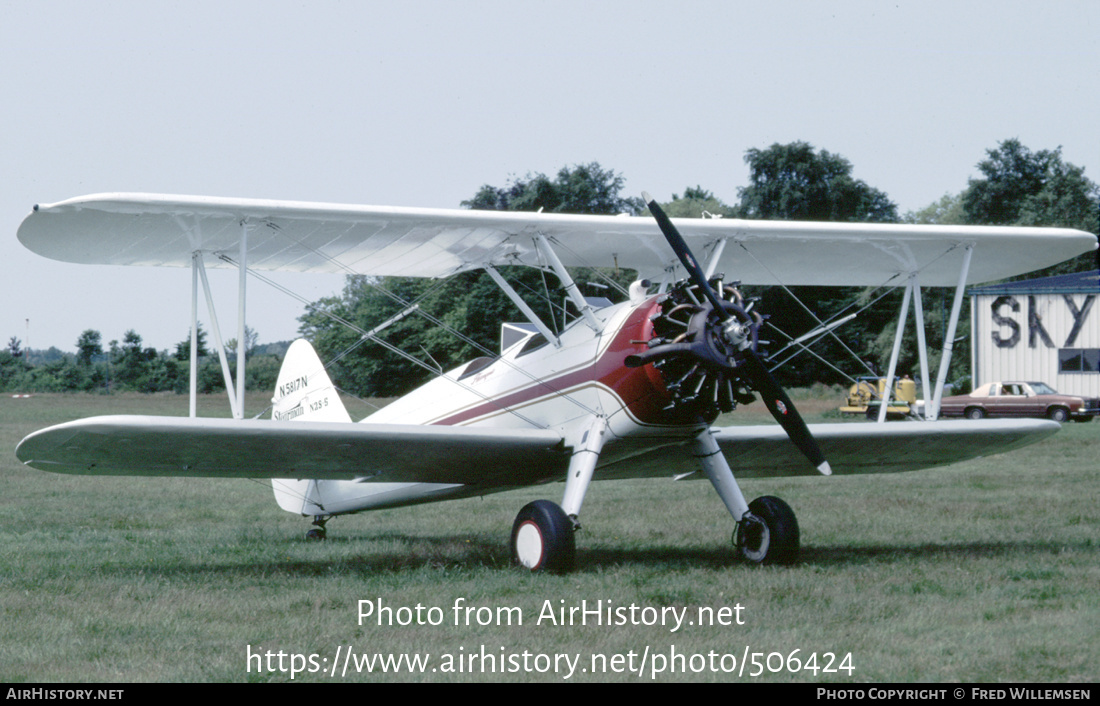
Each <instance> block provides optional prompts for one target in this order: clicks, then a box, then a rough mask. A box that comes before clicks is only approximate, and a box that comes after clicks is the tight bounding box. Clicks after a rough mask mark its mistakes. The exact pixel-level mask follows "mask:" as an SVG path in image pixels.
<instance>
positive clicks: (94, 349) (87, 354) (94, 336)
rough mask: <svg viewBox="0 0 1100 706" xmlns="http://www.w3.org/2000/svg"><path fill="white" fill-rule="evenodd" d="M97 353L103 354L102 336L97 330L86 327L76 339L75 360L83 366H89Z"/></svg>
mask: <svg viewBox="0 0 1100 706" xmlns="http://www.w3.org/2000/svg"><path fill="white" fill-rule="evenodd" d="M97 355H103V337H102V335H100V333H99V331H96V330H93V329H86V330H85V331H84V333H82V334H80V338H78V339H76V361H77V362H78V363H79V364H80V365H83V366H90V365H91V364H92V360H93V359H94V358H95V356H97Z"/></svg>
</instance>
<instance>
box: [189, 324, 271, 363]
mask: <svg viewBox="0 0 1100 706" xmlns="http://www.w3.org/2000/svg"><path fill="white" fill-rule="evenodd" d="M259 339H260V335H259V334H258V333H256V332H255V331H253V330H252V327H251V326H245V327H244V341H245V346H244V354H245V356H248V357H251V356H252V353H253V352H254V351H255V350H256V342H257V341H258V340H259ZM200 340H201V339H200ZM184 343H186V344H187V346H188V353H189V354H190V350H191V348H190V347H191V335H190V334H188V336H187V340H186V341H184ZM225 354H226V355H227V356H235V355H237V339H236V338H231V339H229V340H228V341H226V342H225Z"/></svg>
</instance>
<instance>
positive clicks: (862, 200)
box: [738, 142, 898, 223]
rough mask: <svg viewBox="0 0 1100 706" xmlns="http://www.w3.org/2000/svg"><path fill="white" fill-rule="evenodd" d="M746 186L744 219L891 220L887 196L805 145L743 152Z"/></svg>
mask: <svg viewBox="0 0 1100 706" xmlns="http://www.w3.org/2000/svg"><path fill="white" fill-rule="evenodd" d="M745 162H746V163H747V164H748V165H749V186H747V187H744V188H742V189H739V190H738V192H739V195H740V198H741V204H740V206H741V208H740V211H741V217H742V218H761V219H765V218H766V219H778V220H791V221H795V220H800V221H849V222H851V221H875V222H880V223H886V222H894V221H897V219H898V214H897V206H896V205H895V204H894V203H893V202H892V201H890V199H889V198H887V196H886V194H885V193H883V192H882V191H879V190H878V189H874V188H872V187H870V186H868V185H867V184H866V183H864V182H863V181H861V180H859V179H853V178H852V174H851V173H852V165H851V163H850V162H849V161H848V160H846V159H844V158H843V157H841V156H840V155H835V154H830V153H829V152H826V151H825V150H821V151H820V152H815V151H814V148H813V146H812V145H810V144H809V143H806V142H792V143H790V144H787V145H780V144H774V145H772V146H771V147H769V148H768V149H766V150H758V149H755V148H753V149H750V150H748V151H747V152H746V153H745Z"/></svg>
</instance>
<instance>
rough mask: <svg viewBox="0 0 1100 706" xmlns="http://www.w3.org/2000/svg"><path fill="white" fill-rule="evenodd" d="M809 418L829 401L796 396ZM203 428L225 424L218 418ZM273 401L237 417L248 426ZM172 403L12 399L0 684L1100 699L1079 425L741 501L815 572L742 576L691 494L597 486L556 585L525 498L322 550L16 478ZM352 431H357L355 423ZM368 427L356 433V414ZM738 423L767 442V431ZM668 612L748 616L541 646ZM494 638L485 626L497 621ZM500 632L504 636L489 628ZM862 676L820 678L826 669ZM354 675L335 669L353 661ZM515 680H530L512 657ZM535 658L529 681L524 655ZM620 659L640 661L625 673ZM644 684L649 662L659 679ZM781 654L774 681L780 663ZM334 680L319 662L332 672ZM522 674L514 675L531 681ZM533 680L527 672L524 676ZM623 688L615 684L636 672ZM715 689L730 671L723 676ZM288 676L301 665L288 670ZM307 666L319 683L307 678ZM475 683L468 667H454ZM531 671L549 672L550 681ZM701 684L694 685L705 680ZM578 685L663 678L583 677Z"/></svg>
mask: <svg viewBox="0 0 1100 706" xmlns="http://www.w3.org/2000/svg"><path fill="white" fill-rule="evenodd" d="M795 399H796V402H798V403H799V408H800V409H801V410H802V411H803V412H804V413H805V414H806V416H807V417H808V418H809V419H810V421H815V420H820V419H821V418H822V417H828V416H829V410H830V409H831V407H833V406H835V404H839V402H838V401H837V400H832V399H819V398H818V397H815V396H814V395H805V396H803V397H801V398H800V397H797V396H796V398H795ZM202 405H203V413H207V414H228V410H227V408H226V406H225V403H224V402H223V401H222V400H221V399H220V398H210V399H204V400H203V402H202ZM263 405H264V401H263V400H262V399H261V398H260V397H257V398H256V400H254V401H250V404H249V410H250V412H251V413H256V412H258V411H259V410H260V409H262V407H263ZM186 411H187V400H186V398H184V397H176V396H159V395H158V396H141V395H121V396H113V397H102V396H67V395H39V396H35V397H32V398H29V399H11V398H7V397H5V398H0V446H2V447H3V448H4V449H5V451H4V452H3V454H2V455H0V474H2V479H3V487H4V489H5V492H4V494H3V496H2V499H0V518H2V520H0V615H2V620H0V681H3V682H17V681H36V682H37V681H65V682H74V681H97V682H119V681H125V682H130V681H153V680H157V681H287V680H289V679H290V674H289V672H278V671H275V672H269V671H265V672H260V673H258V672H257V670H256V668H255V662H254V663H253V669H252V670H251V671H249V670H248V663H247V660H246V656H247V652H246V650H247V649H248V647H247V646H249V645H251V646H252V649H253V650H258V649H259V648H262V650H263V651H264V652H266V651H268V650H271V651H272V652H273V653H277V652H278V651H280V650H283V651H285V652H286V653H287V654H288V655H289V653H301V654H306V655H309V654H312V653H316V654H317V655H318V657H317V660H322V659H324V658H326V657H327V658H329V659H330V662H331V660H332V659H333V658H334V657H335V651H336V648H337V647H338V646H342V649H346V647H347V646H348V645H351V646H353V647H354V648H355V650H356V652H357V653H369V652H380V653H385V654H393V655H397V654H400V653H404V652H414V653H430V654H431V655H433V661H432V662H431V663H430V664H429V670H430V669H431V668H432V667H436V668H438V667H439V666H441V664H442V662H441V661H440V660H441V658H442V655H445V654H450V655H460V654H461V655H467V654H469V653H470V652H479V651H480V648H481V646H484V647H485V650H486V652H487V653H488V654H490V655H494V656H496V657H497V658H498V660H499V657H500V655H501V654H502V651H501V648H504V654H505V655H513V654H515V655H522V653H523V652H524V651H527V652H528V653H530V654H531V655H538V654H549V655H553V654H556V653H562V654H569V655H574V656H576V655H579V656H580V667H579V669H583V668H586V667H590V666H591V659H592V656H593V655H604V656H606V657H607V658H608V660H609V661H608V664H609V665H610V664H611V662H610V658H611V657H612V656H613V655H616V654H620V655H629V653H634V664H635V666H637V664H638V662H639V661H640V659H641V657H642V655H643V653H644V652H645V650H647V649H648V650H649V653H650V655H651V656H652V655H662V656H667V655H669V654H670V653H671V652H672V650H673V649H675V651H676V653H677V654H680V655H687V656H688V657H690V656H691V655H693V654H700V655H707V654H708V653H710V652H714V653H715V654H716V655H719V656H721V655H725V654H730V655H735V656H736V659H737V662H738V665H737V666H738V667H740V662H741V661H742V657H743V655H744V653H745V651H746V648H747V651H748V652H749V654H750V655H751V654H752V653H754V652H761V653H764V656H763V657H761V658H759V660H760V661H761V662H764V661H765V660H766V658H767V654H768V653H773V652H774V653H780V654H782V655H783V656H787V655H790V653H792V652H794V651H795V650H800V652H799V653H798V654H797V655H795V657H796V658H797V659H800V660H802V661H803V662H805V661H806V660H808V659H809V656H810V655H811V654H812V653H817V655H818V657H817V666H818V667H819V670H818V672H817V674H816V675H815V674H814V673H813V672H807V671H803V672H799V673H795V674H792V673H789V672H785V671H784V672H778V673H772V672H769V671H767V670H766V669H765V671H764V673H763V674H762V675H760V676H758V677H751V678H750V676H749V673H750V672H751V671H754V670H755V668H754V667H752V666H751V665H749V666H747V668H746V670H745V674H744V675H743V676H741V677H740V678H739V677H738V675H737V674H736V673H734V674H732V675H730V674H723V673H722V672H721V671H720V670H719V671H717V672H714V671H712V670H710V669H709V668H705V669H704V670H703V671H701V672H699V673H695V672H693V671H692V670H691V666H692V663H691V662H690V661H685V663H684V666H685V667H686V668H687V673H686V674H684V673H676V674H671V675H670V674H668V673H667V672H666V673H664V674H659V675H657V680H693V681H694V680H698V681H703V680H710V681H743V682H749V683H752V682H757V681H814V680H818V681H847V680H852V681H871V682H876V681H889V682H894V681H934V682H941V681H963V682H979V681H980V682H985V681H1014V682H1015V681H1040V682H1095V681H1097V680H1098V679H1100V666H1098V665H1100V640H1097V639H1096V636H1097V635H1100V561H1098V559H1100V551H1098V550H1100V545H1098V541H1100V536H1098V532H1097V530H1098V527H1100V510H1098V508H1097V502H1096V497H1097V494H1098V491H1100V473H1098V471H1097V462H1096V456H1097V454H1096V450H1097V447H1098V441H1100V424H1096V423H1094V424H1068V425H1066V426H1065V428H1064V429H1063V431H1062V432H1061V433H1059V434H1057V435H1055V436H1054V437H1053V438H1052V439H1050V440H1048V441H1045V442H1042V443H1040V444H1037V445H1035V446H1032V447H1029V448H1027V449H1024V450H1022V451H1020V452H1017V453H1015V454H1011V455H1006V456H1000V457H993V458H987V459H980V460H977V461H973V462H969V463H965V464H959V465H956V466H952V467H949V468H944V469H938V470H932V471H924V472H916V473H908V474H898V475H889V476H881V477H871V476H863V477H848V478H797V479H773V480H767V479H764V480H749V481H745V482H743V483H742V486H743V489H744V491H745V494H746V495H747V496H748V497H749V498H752V497H756V496H757V495H763V494H775V495H779V496H781V497H783V498H784V499H785V500H787V501H788V502H789V503H790V504H791V506H792V507H793V508H794V509H795V511H796V512H797V513H798V518H799V522H800V525H801V527H802V535H803V547H804V550H803V557H802V560H801V561H800V562H799V563H798V564H797V565H795V566H792V567H784V568H771V567H765V568H762V569H761V568H751V567H747V566H744V565H741V564H738V563H736V562H734V561H733V560H732V558H731V553H730V551H729V535H730V532H731V530H732V522H731V520H730V518H729V516H728V514H727V513H726V511H725V509H724V508H723V507H722V505H721V502H720V501H719V500H718V498H717V497H716V496H715V494H714V492H713V491H712V490H711V488H710V486H709V484H707V483H705V482H685V483H671V482H669V481H663V480H661V481H623V482H614V483H597V484H595V485H593V487H592V488H591V489H590V491H589V493H588V497H587V499H586V501H585V508H584V515H583V517H582V521H583V524H584V531H583V532H582V533H581V534H580V535H578V558H577V563H578V568H577V570H576V571H575V572H573V573H571V574H569V575H565V576H544V575H531V574H529V573H527V572H524V571H521V570H518V569H514V568H512V567H510V566H509V562H508V548H507V536H508V532H509V529H510V527H511V522H512V519H513V517H514V515H515V513H516V512H517V511H518V509H519V508H520V507H521V506H522V505H523V504H525V503H526V502H528V501H529V500H532V499H535V498H540V497H548V498H550V499H553V500H556V501H560V498H561V492H562V486H561V485H551V486H548V487H541V488H532V489H525V490H519V491H514V492H509V493H501V494H498V495H492V496H488V497H486V498H483V499H482V498H477V499H469V500H461V501H454V502H449V503H439V504H434V505H425V506H420V507H413V508H403V509H396V510H386V511H380V512H375V513H367V514H362V515H355V516H351V517H340V518H336V519H334V520H333V521H331V522H330V523H329V540H328V541H326V542H324V543H310V542H307V541H305V540H304V539H303V533H304V531H305V530H306V529H307V528H308V525H309V522H308V520H307V519H305V518H301V517H295V516H293V515H290V514H288V513H284V512H282V511H281V510H279V509H278V507H277V506H276V505H275V503H274V498H273V497H272V493H271V489H270V487H269V486H268V485H267V484H266V483H257V482H250V481H220V480H194V479H124V478H118V479H112V478H84V477H77V476H63V475H55V474H50V473H43V472H40V471H35V470H32V469H27V468H24V467H23V466H21V465H20V464H19V463H18V461H17V460H16V459H15V457H14V454H13V453H12V450H13V449H14V447H15V444H16V443H17V442H18V440H19V439H20V438H22V437H23V436H25V435H26V434H28V433H30V432H31V431H34V430H35V429H38V428H41V427H43V426H45V425H47V424H52V423H56V422H60V421H65V420H68V419H73V418H77V417H81V416H89V415H92V414H104V413H149V414H186ZM359 413H360V411H359V410H353V416H354V415H356V414H359ZM363 413H365V410H363ZM739 414H741V415H743V416H742V417H741V418H740V419H741V420H742V421H746V420H747V421H761V420H762V418H761V417H760V412H759V411H758V410H751V409H747V410H745V411H744V412H740V413H739ZM456 599H464V601H465V605H468V606H472V607H475V608H476V607H483V608H488V609H491V611H490V612H492V611H495V610H496V609H497V608H507V607H518V608H520V609H521V610H522V614H523V625H512V626H508V625H497V624H490V625H485V626H481V625H477V624H476V621H475V624H473V625H470V626H467V625H465V624H463V625H458V626H456V625H454V620H453V619H454V614H453V612H452V610H451V607H452V605H453V604H454V603H455V601H456ZM360 600H372V601H375V602H378V601H381V602H382V604H384V605H385V606H389V607H390V608H392V609H394V610H396V609H397V608H399V607H402V606H405V607H409V608H413V607H415V606H416V605H418V604H420V605H421V606H423V607H425V608H431V607H437V608H439V609H440V611H439V613H438V614H437V617H438V615H440V614H441V615H442V617H443V618H444V622H443V624H442V625H438V626H431V625H423V626H417V625H408V626H400V625H393V626H385V625H384V626H381V627H380V626H378V625H377V624H376V623H375V622H374V621H373V620H368V621H367V623H366V624H363V625H359V624H358V620H357V606H358V601H360ZM562 600H564V601H565V605H567V606H574V605H579V604H580V602H581V601H582V600H587V601H588V603H589V604H590V605H591V604H592V603H593V602H595V601H599V600H602V601H605V602H606V601H611V602H612V603H613V605H614V606H623V607H629V606H630V605H631V604H634V605H636V606H638V607H639V608H650V609H654V610H659V609H661V608H663V607H672V608H675V609H683V608H687V609H688V614H689V616H691V617H695V616H696V615H697V611H698V609H699V608H700V607H704V608H713V609H715V610H717V609H719V608H721V607H724V606H725V607H729V608H732V607H733V606H735V605H738V604H740V605H741V606H742V611H741V616H742V618H743V620H744V624H743V625H737V624H731V625H725V626H723V625H714V626H702V625H685V626H684V627H682V628H681V629H680V630H679V631H678V632H676V633H672V632H670V631H669V629H668V627H662V626H660V625H653V626H645V625H638V626H633V625H625V626H610V627H609V626H607V625H604V626H598V625H593V624H591V623H590V624H588V625H572V626H569V625H565V626H554V625H549V624H547V623H546V622H545V621H544V622H543V624H542V625H537V624H536V619H537V618H538V616H539V613H540V610H541V609H542V607H543V606H544V604H545V603H546V602H547V601H549V604H550V605H551V606H552V607H555V608H556V607H558V606H560V605H562V604H561V601H562ZM482 615H483V616H484V615H486V613H485V612H483V613H482ZM494 622H495V621H494ZM827 652H831V653H835V654H837V655H838V659H837V660H836V662H834V663H833V667H834V668H836V667H837V666H839V663H840V660H839V657H843V656H844V655H846V654H848V653H850V654H851V665H852V666H853V667H854V672H853V673H852V674H851V676H850V677H849V675H848V674H847V672H846V671H841V672H838V673H833V674H824V673H822V672H821V671H820V667H823V666H825V659H826V658H825V653H827ZM341 654H342V653H341ZM520 659H522V657H521V658H520ZM529 659H531V658H529ZM624 659H628V657H624ZM650 659H651V661H650V662H649V664H650V666H652V665H653V662H652V658H651V657H650ZM778 659H779V658H778V657H775V656H773V657H772V658H771V660H772V661H771V664H772V666H775V665H777V664H778V661H777V660H778ZM318 664H320V665H321V666H323V667H324V668H325V669H326V670H327V669H330V668H331V664H330V663H321V662H318ZM521 664H522V663H521ZM529 664H530V665H531V666H536V663H535V662H529ZM623 664H624V666H629V662H628V661H627V662H624V663H623ZM725 665H726V666H727V667H728V666H729V665H730V662H729V661H728V658H727V661H726V662H725ZM284 666H286V667H289V666H290V662H289V657H287V658H285V661H284ZM304 666H308V664H306V665H304ZM467 666H468V665H467ZM537 666H542V664H541V663H539V664H538V665H537ZM695 666H699V662H698V661H696V662H695ZM420 679H425V680H429V679H430V680H437V681H448V680H449V681H466V680H471V679H478V680H491V681H498V680H514V681H531V680H543V681H562V675H560V674H555V673H554V672H553V671H552V670H551V671H549V672H547V673H544V674H538V673H535V674H530V673H522V672H521V673H500V672H499V671H498V672H496V673H490V674H480V673H474V674H470V673H460V674H456V673H444V672H439V671H437V672H431V671H429V673H427V674H424V675H420V674H412V673H410V672H409V671H408V670H407V669H405V670H402V671H400V672H398V673H396V674H394V673H389V674H379V673H375V674H351V673H349V674H348V676H346V677H341V676H340V675H339V674H337V676H336V678H335V679H333V678H331V677H329V676H327V673H326V674H321V673H313V674H310V673H299V674H297V675H296V676H295V679H294V680H295V681H337V682H339V681H345V680H347V681H350V680H356V681H377V680H400V681H410V680H420ZM571 680H572V681H580V680H601V681H633V682H638V681H642V682H647V681H651V673H650V671H649V670H647V671H646V672H645V674H644V676H639V675H638V674H637V673H634V674H630V673H615V672H607V673H592V672H578V673H576V674H574V675H573V677H572V679H571Z"/></svg>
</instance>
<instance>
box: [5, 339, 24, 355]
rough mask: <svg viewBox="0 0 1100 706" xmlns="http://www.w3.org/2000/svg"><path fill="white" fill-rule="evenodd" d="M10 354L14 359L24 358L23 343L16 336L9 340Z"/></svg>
mask: <svg viewBox="0 0 1100 706" xmlns="http://www.w3.org/2000/svg"><path fill="white" fill-rule="evenodd" d="M8 352H9V353H11V357H12V358H20V357H22V356H23V342H22V341H20V340H19V339H18V338H16V337H15V336H12V337H11V338H10V339H8Z"/></svg>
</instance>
